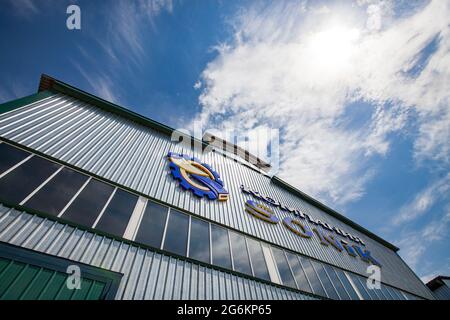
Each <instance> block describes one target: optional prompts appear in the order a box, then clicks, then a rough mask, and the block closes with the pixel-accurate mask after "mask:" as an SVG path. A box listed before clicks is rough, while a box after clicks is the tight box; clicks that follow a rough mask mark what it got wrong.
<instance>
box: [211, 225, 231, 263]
mask: <svg viewBox="0 0 450 320" xmlns="http://www.w3.org/2000/svg"><path fill="white" fill-rule="evenodd" d="M211 242H212V263H213V264H215V265H218V266H221V267H224V268H228V269H231V256H230V244H229V242H228V230H227V229H225V228H222V227H219V226H218V225H215V224H211Z"/></svg>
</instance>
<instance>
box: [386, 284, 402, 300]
mask: <svg viewBox="0 0 450 320" xmlns="http://www.w3.org/2000/svg"><path fill="white" fill-rule="evenodd" d="M387 289H388V290H389V292H390V293H391V295H392V296H393V297H394V299H396V300H405V297H403V295H402V294H401V293H400V292H399V291H398V290H397V289H394V288H391V287H387Z"/></svg>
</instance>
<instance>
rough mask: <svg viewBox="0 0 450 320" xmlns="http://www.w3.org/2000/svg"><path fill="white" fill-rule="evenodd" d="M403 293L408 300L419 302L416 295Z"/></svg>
mask: <svg viewBox="0 0 450 320" xmlns="http://www.w3.org/2000/svg"><path fill="white" fill-rule="evenodd" d="M402 293H403V294H404V295H405V296H406V298H407V299H408V300H419V299H418V298H417V297H416V296H414V295H412V294H410V293H408V292H405V291H402Z"/></svg>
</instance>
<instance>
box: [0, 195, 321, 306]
mask: <svg viewBox="0 0 450 320" xmlns="http://www.w3.org/2000/svg"><path fill="white" fill-rule="evenodd" d="M0 241H3V242H7V243H11V244H14V245H17V246H21V247H25V248H28V249H32V250H36V251H39V252H43V253H46V254H50V255H55V256H59V257H63V258H67V259H70V260H73V261H77V262H81V263H85V264H89V265H93V266H96V267H100V268H104V269H108V270H111V271H115V272H120V273H123V274H124V275H123V277H122V281H121V283H120V286H119V290H118V292H117V295H116V299H134V300H139V299H200V300H211V299H233V300H235V299H260V300H262V299H283V300H306V299H313V298H312V297H311V296H308V295H303V294H301V293H298V292H294V291H291V290H287V289H283V288H280V287H276V286H271V285H269V284H266V283H260V282H257V281H254V280H251V279H245V278H241V277H238V276H236V275H234V274H230V273H226V272H222V271H219V270H213V269H210V268H207V267H204V266H200V265H197V264H195V263H192V262H189V261H184V260H181V259H177V258H174V257H170V256H167V255H163V254H160V253H157V252H153V251H151V250H148V249H144V248H140V247H138V246H133V245H130V244H128V243H124V242H121V241H117V240H114V239H111V238H108V237H104V236H100V235H96V234H94V233H91V232H87V231H83V230H80V229H77V228H73V227H70V226H68V225H64V224H61V223H58V222H55V221H51V220H48V219H45V218H41V217H38V216H35V215H31V214H28V213H25V212H20V211H17V210H15V209H10V208H7V207H5V206H3V205H1V204H0Z"/></svg>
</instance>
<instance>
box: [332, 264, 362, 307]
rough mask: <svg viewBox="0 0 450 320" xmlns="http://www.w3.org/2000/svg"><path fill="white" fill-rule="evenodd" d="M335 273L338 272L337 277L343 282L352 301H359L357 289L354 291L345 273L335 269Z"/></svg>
mask: <svg viewBox="0 0 450 320" xmlns="http://www.w3.org/2000/svg"><path fill="white" fill-rule="evenodd" d="M333 269H334V271H336V274H337V276H338V277H339V279H340V280H341V283H342V284H343V285H344V287H345V289H346V290H347V293H348V294H349V295H350V297H351V299H352V300H359V296H358V294H357V293H356V291H355V289H353V286H352V284H351V283H350V281H348V279H347V277H346V276H345V274H344V272H343V271H342V270H340V269H337V268H333Z"/></svg>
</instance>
